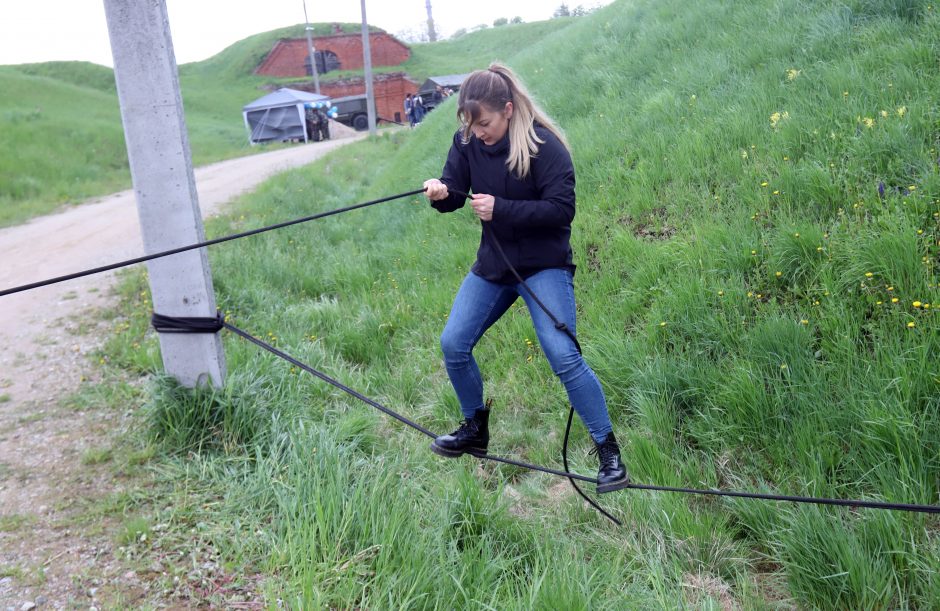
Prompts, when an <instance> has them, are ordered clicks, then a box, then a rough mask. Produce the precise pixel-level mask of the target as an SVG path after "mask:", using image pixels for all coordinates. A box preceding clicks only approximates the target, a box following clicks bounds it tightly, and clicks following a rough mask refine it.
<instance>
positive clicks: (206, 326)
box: [0, 188, 940, 524]
mask: <svg viewBox="0 0 940 611" xmlns="http://www.w3.org/2000/svg"><path fill="white" fill-rule="evenodd" d="M425 191H426V189H423V188H422V189H416V190H414V191H408V192H406V193H399V194H397V195H390V196H388V197H382V198H379V199H374V200H371V201H368V202H363V203H361V204H355V205H352V206H347V207H345V208H337V209H335V210H330V211H328V212H321V213H319V214H313V215H310V216H305V217H302V218H298V219H295V220H292V221H285V222H283V223H277V224H275V225H269V226H267V227H261V228H259V229H253V230H250V231H245V232H242V233H236V234H232V235H228V236H224V237H221V238H216V239H213V240H208V241H205V242H199V243H197V244H191V245H189V246H182V247H179V248H174V249H171V250H165V251H163V252H158V253H154V254H150V255H146V256H143V257H137V258H135V259H128V260H126V261H121V262H118V263H112V264H110V265H105V266H102V267H96V268H93V269H89V270H85V271H81V272H75V273H72V274H67V275H65V276H58V277H56V278H50V279H48V280H43V281H39V282H33V283H30V284H24V285H22V286H16V287H12V288H8V289H4V290H0V297H4V296H6V295H12V294H14V293H20V292H22V291H28V290H31V289H36V288H40V287H43V286H48V285H51V284H57V283H60V282H65V281H67V280H74V279H76V278H82V277H84V276H90V275H92V274H98V273H101V272H106V271H110V270H112V269H118V268H121V267H128V266H130V265H134V264H136V263H143V262H145V261H151V260H153V259H158V258H161V257H168V256H170V255H175V254H178V253H181V252H186V251H189V250H195V249H197V248H204V247H206V246H212V245H214V244H221V243H222V242H228V241H231V240H236V239H239V238H244V237H248V236H253V235H257V234H259V233H264V232H267V231H273V230H275V229H282V228H284V227H289V226H291V225H297V224H299V223H305V222H307V221H312V220H315V219H320V218H324V217H327V216H332V215H334V214H339V213H341V212H348V211H350V210H356V209H358V208H365V207H366V206H373V205H375V204H381V203H383V202H388V201H392V200H395V199H401V198H403V197H409V196H412V195H418V194H419V193H424V192H425ZM450 191H451V192H453V193H456V194H458V195H463V196H464V197H465V198H466V197H469V195H468V194H466V193H461V192H459V191H456V190H453V189H450ZM483 225H484V230H486V229H488V228H487V227H486V223H484V224H483ZM491 237H492V238H493V243H494V245H495V246H496V248H497V250H498V251H499V253H500V255H501V256H502V257H503V259H504V261H505V262H506V264H507V265H509V267H510V269H512V265H511V264H510V263H509V261H508V259H507V258H506V255H505V253H504V252H503V250H502V246H501V245H500V244H499V242H498V240H496V239H495V236H493V235H492V233H491ZM512 272H513V273H514V274H515V275H516V277H517V279H518V280H519V281H520V282H521V283H522V284H523V286H524V288H525V289H526V290H527V291H528V292H529V294H530V295H531V296H532V297H533V299H534V301H535V302H536V303H537V304H538V305H539V306H540V307H541V308H542V309H543V310H544V311H545V312H546V314H548V315H549V317H551V319H552V320H553V322H554V324H555V327H556V328H557V329H559V330H561V331H564V332H565V333H567V334H568V335H569V336H570V337H571V339H572V340H573V341H574V342H575V345H576V346H577V348H578V351H579V352H580V351H581V346H580V345H579V344H578V340H577V339H576V338H575V337H574V334H573V333H572V332H571V330H570V329H568V327H567V326H565V325H564V324H563V323H560V322H559V321H558V320H557V319H556V318H555V317H554V315H552V314H551V312H550V311H549V310H548V309H547V308H546V307H545V306H544V304H542V303H541V301H539V299H538V297H536V295H535V293H533V292H532V290H531V289H529V287H528V286H526V285H525V282H524V281H523V280H522V278H521V277H519V275H518V273H516V270H515V269H512ZM151 322H152V324H153V325H154V328H155V329H156V330H157V331H158V332H160V333H217V332H218V331H220V330H221V329H223V328H225V329H228V330H229V331H232V332H233V333H235V334H236V335H238V336H240V337H242V338H244V339H246V340H248V341H249V342H251V343H253V344H255V345H257V346H259V347H261V348H263V349H264V350H267V351H268V352H270V353H272V354H274V355H275V356H278V357H280V358H282V359H284V360H285V361H287V362H289V363H291V364H292V365H294V366H296V367H299V368H300V369H302V370H304V371H306V372H308V373H310V374H312V375H314V376H316V377H318V378H320V379H321V380H323V381H324V382H327V383H329V384H331V385H333V386H335V387H336V388H339V389H340V390H342V391H343V392H346V393H347V394H349V395H352V396H353V397H355V398H357V399H359V400H360V401H362V402H364V403H366V404H368V405H370V406H372V407H374V408H376V409H378V410H379V411H381V412H383V413H385V414H387V415H389V416H391V417H392V418H395V419H396V420H398V421H400V422H402V423H404V424H406V425H408V426H410V427H411V428H413V429H415V430H417V431H420V432H421V433H424V434H425V435H427V436H429V437H431V438H434V437H437V435H435V434H434V433H432V432H431V431H429V430H428V429H426V428H424V427H423V426H421V425H420V424H417V423H415V422H412V421H411V420H409V419H408V418H405V417H404V416H402V415H400V414H398V413H397V412H395V411H394V410H392V409H389V408H388V407H385V406H384V405H381V404H380V403H378V402H376V401H373V400H372V399H369V398H368V397H366V396H365V395H362V394H360V393H358V392H356V391H355V390H353V389H352V388H349V387H348V386H346V385H344V384H342V383H341V382H339V381H337V380H334V379H333V378H331V377H329V376H327V375H326V374H324V373H322V372H320V371H318V370H316V369H314V368H313V367H310V366H309V365H306V364H305V363H302V362H301V361H299V360H297V359H295V358H293V357H292V356H290V355H288V354H287V353H285V352H283V351H281V350H278V349H277V348H275V347H274V346H272V345H270V344H268V343H266V342H264V341H262V340H260V339H258V338H256V337H254V336H252V335H250V334H249V333H247V332H245V331H242V330H241V329H239V328H238V327H236V326H234V325H232V324H230V323H228V322H226V321H225V318H224V317H223V316H222V314H221V312H220V313H217V315H216V316H215V317H193V316H191V317H172V316H167V315H162V314H157V313H154V314H153V317H152V319H151ZM573 413H574V410H573V409H572V410H571V411H570V412H569V413H568V428H567V430H566V432H565V447H564V462H565V470H564V471H559V470H557V469H551V468H548V467H543V466H540V465H534V464H529V463H525V462H522V461H518V460H513V459H509V458H502V457H499V456H494V455H492V454H472V455H473V456H474V457H476V458H480V459H483V460H492V461H494V462H500V463H504V464H509V465H514V466H517V467H522V468H524V469H529V470H532V471H541V472H543V473H548V474H550V475H557V476H559V477H565V478H567V479H568V480H569V481H570V482H571V484H572V485H573V486H575V488H576V489H577V486H576V485H575V484H574V480H579V481H583V482H588V483H593V484H596V483H597V480H596V479H595V478H592V477H587V476H584V475H579V474H577V473H571V472H569V471H568V461H567V441H568V431H569V430H570V429H571V420H572V416H573ZM624 489H631V490H650V491H654V492H676V493H682V494H701V495H710V496H723V497H734V498H747V499H759V500H765V501H787V502H792V503H809V504H815V505H835V506H840V507H862V508H868V509H885V510H890V511H909V512H917V513H930V514H940V505H917V504H911V503H886V502H881V501H863V500H851V499H832V498H825V497H810V496H790V495H782V494H762V493H757V492H736V491H732V490H716V489H702V488H681V487H675V486H653V485H646V484H634V483H630V484H627V486H625V488H624ZM578 492H579V493H580V494H581V496H582V497H584V498H585V499H586V500H587V501H588V502H589V503H591V505H593V506H594V507H595V508H596V509H598V511H600V512H601V513H603V514H604V515H605V516H607V517H608V518H610V519H611V520H613V521H614V522H616V523H617V524H620V522H619V521H618V520H617V519H616V518H614V517H613V516H611V515H610V514H609V513H607V512H606V511H604V510H603V509H601V508H600V507H599V506H598V505H597V504H596V503H594V502H593V501H591V500H590V499H588V498H587V496H586V495H584V493H582V492H581V491H580V489H578Z"/></svg>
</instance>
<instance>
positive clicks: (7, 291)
mask: <svg viewBox="0 0 940 611" xmlns="http://www.w3.org/2000/svg"><path fill="white" fill-rule="evenodd" d="M424 191H425V189H416V190H414V191H408V192H407V193H399V194H397V195H389V196H388V197H382V198H379V199H374V200H372V201H368V202H363V203H361V204H355V205H353V206H347V207H345V208H337V209H336V210H330V211H328V212H321V213H319V214H312V215H310V216H305V217H302V218H299V219H294V220H293V221H285V222H283V223H278V224H276V225H269V226H267V227H261V228H259V229H252V230H250V231H244V232H242V233H235V234H232V235H228V236H224V237H221V238H215V239H214V240H208V241H205V242H199V243H197V244H190V245H189V246H180V247H179V248H173V249H170V250H164V251H162V252H157V253H154V254H152V255H145V256H143V257H137V258H134V259H128V260H126V261H119V262H118V263H111V264H109V265H103V266H101V267H96V268H94V269H88V270H85V271H81V272H75V273H73V274H66V275H64V276H58V277H56V278H49V279H48V280H42V281H39V282H32V283H30V284H24V285H22V286H15V287H13V288H8V289H3V290H2V291H0V297H4V296H6V295H12V294H13V293H19V292H22V291H28V290H30V289H37V288H40V287H43V286H49V285H50V284H57V283H59V282H65V281H66V280H74V279H76V278H83V277H85V276H91V275H92V274H100V273H101V272H107V271H111V270H112V269H118V268H121V267H128V266H129V265H134V264H137V263H143V262H144V261H151V260H153V259H159V258H161V257H168V256H170V255H176V254H179V253H181V252H186V251H188V250H195V249H197V248H205V247H206V246H212V245H213V244H221V243H222V242H228V241H231V240H237V239H239V238H246V237H248V236H253V235H257V234H259V233H265V232H267V231H273V230H275V229H282V228H284V227H290V226H291V225H297V224H299V223H306V222H307V221H313V220H316V219H322V218H323V217H326V216H332V215H334V214H339V213H341V212H349V211H350V210H356V209H357V208H365V207H366V206H374V205H375V204H381V203H384V202H388V201H392V200H395V199H401V198H403V197H409V196H411V195H417V194H419V193H424Z"/></svg>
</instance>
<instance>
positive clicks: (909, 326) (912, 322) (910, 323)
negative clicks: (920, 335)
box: [907, 320, 917, 329]
mask: <svg viewBox="0 0 940 611" xmlns="http://www.w3.org/2000/svg"><path fill="white" fill-rule="evenodd" d="M916 326H917V325H915V324H914V321H913V320H912V321H911V322H909V323H907V328H908V329H913V328H914V327H916Z"/></svg>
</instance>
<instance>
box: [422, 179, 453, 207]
mask: <svg viewBox="0 0 940 611" xmlns="http://www.w3.org/2000/svg"><path fill="white" fill-rule="evenodd" d="M424 190H425V195H427V196H428V199H429V200H431V201H432V202H434V201H438V200H441V199H447V195H448V192H447V185H445V184H444V183H442V182H441V181H440V180H438V179H436V178H432V179H430V180H425V181H424Z"/></svg>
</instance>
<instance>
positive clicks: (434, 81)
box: [419, 74, 470, 91]
mask: <svg viewBox="0 0 940 611" xmlns="http://www.w3.org/2000/svg"><path fill="white" fill-rule="evenodd" d="M468 76H470V75H469V74H448V75H445V76H432V77H431V78H429V79H428V80H426V81H424V83H423V84H422V85H421V87H420V89H419V91H434V90H435V89H437V88H438V87H450V88H451V89H453V90H454V91H457V90H458V89H460V85H461V84H463V82H464V79H466V78H467V77H468Z"/></svg>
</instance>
